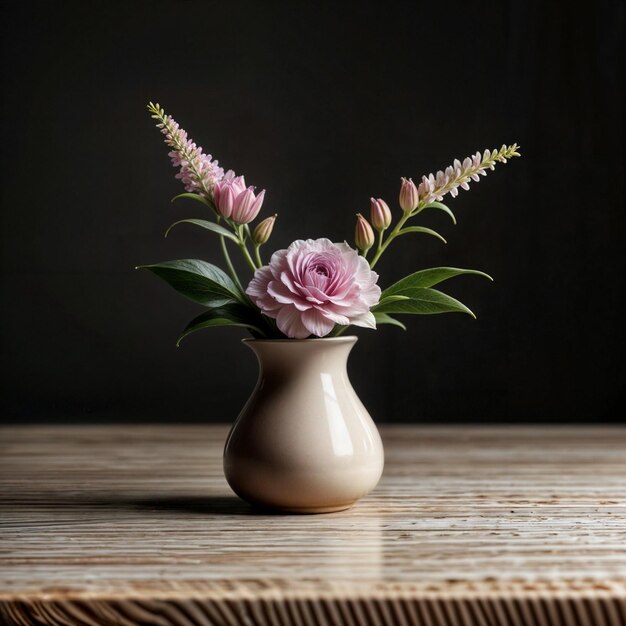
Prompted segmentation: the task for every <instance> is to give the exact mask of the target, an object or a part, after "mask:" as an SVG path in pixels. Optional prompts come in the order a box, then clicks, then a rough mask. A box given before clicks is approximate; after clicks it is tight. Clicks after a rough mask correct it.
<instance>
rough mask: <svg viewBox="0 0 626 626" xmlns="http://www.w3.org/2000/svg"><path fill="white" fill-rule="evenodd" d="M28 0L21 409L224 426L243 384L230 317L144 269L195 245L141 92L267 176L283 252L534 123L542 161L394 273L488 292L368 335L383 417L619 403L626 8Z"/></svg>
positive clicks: (10, 46) (11, 82)
mask: <svg viewBox="0 0 626 626" xmlns="http://www.w3.org/2000/svg"><path fill="white" fill-rule="evenodd" d="M572 6H573V5H571V3H565V2H563V3H543V2H515V1H509V2H506V1H497V2H495V1H494V2H481V3H471V4H468V3H464V2H459V3H455V2H446V3H434V2H411V3H399V2H396V3H394V2H388V3H367V2H359V3H354V4H348V3H342V2H328V3H315V4H313V3H297V2H296V3H291V2H284V3H273V2H267V3H266V2H233V1H223V2H206V1H194V2H192V1H187V2H127V3H114V2H84V3H77V4H72V3H64V2H59V3H57V2H55V3H44V4H41V5H36V4H33V3H28V2H19V3H18V2H15V3H12V6H10V7H6V6H5V8H4V15H3V19H2V28H3V31H4V32H3V69H2V82H3V94H4V95H3V115H2V125H3V131H2V132H3V162H4V165H3V167H2V178H3V183H2V195H3V213H2V220H3V250H2V252H3V263H2V290H3V293H2V321H1V329H2V358H3V374H2V383H3V391H2V401H3V415H4V419H8V420H11V421H15V422H24V421H26V422H27V421H45V420H49V421H57V422H67V421H104V420H120V421H133V420H142V421H144V420H157V421H158V420H172V421H182V420H198V421H229V420H232V419H233V418H234V417H235V416H236V414H237V411H238V409H239V408H240V406H241V404H242V402H243V400H244V399H245V397H246V396H247V393H248V392H249V390H250V389H251V387H252V385H253V383H254V379H255V372H256V364H255V362H254V358H253V355H252V353H250V352H249V351H248V350H247V349H246V348H245V347H244V346H242V345H241V344H240V343H239V339H240V338H241V337H242V336H243V333H242V332H240V331H238V330H236V329H226V330H215V331H205V332H204V333H201V334H197V335H196V336H194V337H191V338H189V339H188V340H187V342H186V343H185V344H183V346H182V347H181V348H180V349H176V347H175V345H174V344H175V339H176V337H177V334H178V332H179V331H180V330H181V328H182V327H183V326H184V325H185V323H186V322H187V321H188V320H189V319H190V318H191V317H193V316H194V315H195V314H196V313H197V312H198V307H197V306H195V305H194V304H193V303H191V302H188V301H186V300H184V299H183V298H181V297H180V296H178V295H177V294H175V293H174V292H173V291H171V290H170V289H169V288H168V287H167V286H166V285H165V284H163V283H161V282H160V281H158V280H157V279H156V278H155V277H153V276H151V275H149V274H148V273H141V272H135V271H134V270H133V267H134V266H135V265H136V264H138V263H148V262H154V261H160V260H166V259H174V258H185V257H192V258H193V257H200V258H205V259H207V260H209V261H215V262H219V260H220V257H219V255H218V250H217V246H216V242H215V241H214V240H212V238H211V235H210V234H209V233H206V232H204V231H201V230H194V229H193V228H191V227H189V228H187V227H181V228H180V230H178V232H174V233H173V234H172V235H171V236H170V237H169V238H168V239H167V240H164V239H163V232H164V230H165V228H166V226H167V225H168V224H169V223H171V222H173V221H174V220H175V219H177V218H181V217H190V216H194V215H195V216H198V214H199V212H198V210H197V206H196V205H194V204H187V205H184V204H181V205H180V206H172V205H170V203H169V199H170V198H171V197H172V196H173V195H175V194H176V193H178V192H179V191H181V189H180V187H179V183H178V182H177V181H175V180H174V179H173V175H174V173H175V172H174V170H173V169H172V168H171V167H170V166H169V162H168V159H167V156H166V152H167V150H166V148H165V146H164V145H163V144H162V142H161V137H160V135H159V134H158V132H157V131H156V130H155V129H154V128H153V126H152V122H151V120H150V119H149V117H148V114H147V113H146V111H145V104H146V102H147V101H148V100H155V101H158V102H160V103H161V104H162V105H163V106H165V107H166V110H167V111H168V112H170V113H171V114H172V115H173V116H174V117H175V118H176V119H177V120H178V121H179V122H180V123H181V125H182V126H183V127H184V128H186V129H187V130H188V131H189V132H190V134H191V135H192V136H193V137H194V138H195V139H196V140H197V141H198V142H199V143H200V144H201V145H202V146H204V148H205V149H206V150H207V151H208V152H211V153H212V154H213V155H214V156H216V157H217V158H219V159H220V162H221V163H222V164H223V165H225V166H226V167H233V168H234V169H236V170H237V171H238V172H243V173H245V174H246V178H247V180H248V182H249V183H251V184H254V185H256V186H258V188H259V189H260V188H265V189H267V196H266V205H265V207H266V208H265V211H266V213H267V214H269V213H270V212H271V213H273V212H277V213H278V214H279V224H278V225H277V229H276V233H275V235H274V237H273V239H272V242H271V244H272V247H275V248H282V247H285V246H287V245H288V244H289V243H290V242H291V241H292V240H293V239H296V238H303V237H320V236H328V237H330V238H332V239H334V240H342V239H344V238H349V239H350V240H351V238H352V233H353V224H354V214H355V212H356V211H364V212H367V211H368V205H369V203H368V199H369V197H370V195H375V196H381V197H383V198H386V199H387V200H388V201H389V202H390V204H391V203H393V206H394V207H395V206H397V205H396V198H397V191H398V183H399V177H400V176H402V175H404V176H413V177H415V178H419V177H420V176H421V174H423V173H428V172H430V171H434V170H436V169H439V168H443V167H445V166H446V165H447V164H449V163H450V162H451V161H452V160H453V159H454V158H455V157H459V158H463V157H464V156H466V155H468V154H470V153H472V152H475V151H476V150H477V149H483V148H485V147H498V146H500V145H501V144H502V143H512V142H514V141H517V142H518V143H519V144H520V145H521V147H522V148H521V150H522V153H523V157H522V158H521V159H516V160H515V161H514V162H512V163H510V164H508V165H506V166H502V167H498V168H497V169H496V171H494V172H491V173H490V174H489V176H487V177H486V178H484V179H482V180H481V182H480V184H478V185H474V186H473V189H472V190H471V191H470V192H461V194H460V196H459V197H458V198H457V199H456V200H452V201H451V206H452V208H453V209H454V210H455V212H456V214H457V217H458V218H459V223H458V225H457V226H453V225H452V224H451V223H450V222H448V221H447V218H446V216H445V215H443V214H441V215H439V214H437V215H431V216H429V217H428V218H427V219H425V221H424V223H425V224H426V225H430V226H435V227H437V228H438V229H439V230H441V232H442V233H443V234H444V235H445V236H446V237H447V238H448V241H449V243H448V245H447V246H444V245H443V244H440V243H439V242H438V241H436V240H434V239H432V240H431V239H430V238H428V237H424V236H422V237H418V236H415V237H414V238H413V239H409V238H406V239H405V240H404V241H400V242H399V243H398V244H397V245H396V246H395V250H393V249H392V251H390V253H389V254H388V255H387V256H386V258H385V259H384V261H383V262H382V263H381V264H380V265H379V269H380V272H381V274H382V282H383V283H384V284H388V283H390V282H391V281H392V280H395V279H397V278H399V277H400V276H402V275H403V274H405V273H408V272H410V271H414V270H416V269H420V268H423V267H430V266H437V265H452V266H459V267H474V268H478V269H482V270H485V271H487V272H489V273H490V274H492V275H493V276H494V277H495V279H496V282H495V283H493V284H491V283H488V282H487V281H483V280H481V279H478V278H471V277H465V278H463V277H462V278H457V279H455V280H454V281H451V282H450V283H448V284H447V289H445V290H447V291H448V292H449V293H451V294H452V295H455V296H456V297H458V298H460V299H461V300H462V301H464V302H466V303H467V304H468V305H469V306H470V307H471V308H473V309H474V310H475V312H476V313H477V315H478V320H477V321H473V320H472V319H470V318H469V317H466V316H462V315H441V316H420V317H414V318H410V319H408V322H409V324H410V325H409V330H408V332H406V333H403V332H402V331H401V330H399V329H395V328H391V327H384V328H382V329H381V330H380V331H378V332H372V331H366V330H359V331H358V332H357V334H358V335H359V336H360V338H361V339H360V342H359V344H357V347H356V348H355V352H354V353H353V358H352V360H351V364H350V373H351V377H352V380H353V383H354V386H355V387H356V389H357V390H358V391H359V393H360V395H361V397H362V398H363V400H364V402H365V403H366V405H367V406H368V408H369V409H370V411H371V413H372V415H373V416H374V418H375V419H376V420H377V421H379V422H382V421H411V420H414V421H437V422H438V421H442V422H449V421H450V422H465V421H478V422H482V421H489V422H491V421H524V422H536V421H561V422H562V421H568V422H569V421H616V420H618V419H619V413H620V410H621V408H622V407H621V404H622V400H623V394H624V377H625V373H624V367H623V357H622V352H621V348H620V342H621V341H623V339H624V331H623V323H622V320H623V316H624V303H625V302H624V286H625V285H624V283H625V281H624V277H625V267H624V265H625V264H624V261H625V246H624V241H625V238H624V236H625V234H626V233H625V228H624V226H625V224H624V202H623V201H624V196H623V190H624V183H623V180H624V141H623V140H624V132H623V130H624V127H623V120H624V106H623V105H624V100H623V98H624V83H623V79H624V60H623V59H624V56H623V54H624V50H623V26H624V9H623V3H621V2H617V1H616V2H607V1H598V2H590V3H588V5H587V8H586V10H576V11H574V10H573V9H572V8H571V7H572Z"/></svg>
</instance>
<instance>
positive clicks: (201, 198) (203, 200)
mask: <svg viewBox="0 0 626 626" xmlns="http://www.w3.org/2000/svg"><path fill="white" fill-rule="evenodd" d="M180 198H189V199H190V200H195V201H196V202H200V203H201V204H204V206H208V207H209V208H210V209H212V208H213V204H212V203H211V202H209V201H208V200H207V199H206V198H205V197H204V196H201V195H200V194H198V193H179V194H178V195H177V196H174V197H173V198H172V200H171V202H174V201H175V200H180Z"/></svg>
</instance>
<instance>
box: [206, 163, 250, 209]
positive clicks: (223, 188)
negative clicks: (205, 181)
mask: <svg viewBox="0 0 626 626" xmlns="http://www.w3.org/2000/svg"><path fill="white" fill-rule="evenodd" d="M245 190H246V181H245V180H244V178H243V176H235V172H233V170H228V172H226V174H224V178H222V180H220V181H219V182H218V183H216V184H215V187H213V202H214V203H215V206H216V208H217V210H218V211H219V213H220V215H222V216H223V217H227V218H228V217H230V216H231V214H232V212H233V207H234V206H235V199H236V198H237V196H238V195H239V194H241V193H243V192H244V191H245Z"/></svg>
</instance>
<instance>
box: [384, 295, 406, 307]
mask: <svg viewBox="0 0 626 626" xmlns="http://www.w3.org/2000/svg"><path fill="white" fill-rule="evenodd" d="M408 299H409V297H408V296H384V297H382V298H381V299H380V301H379V302H378V305H377V306H380V305H381V304H387V302H397V301H398V300H408Z"/></svg>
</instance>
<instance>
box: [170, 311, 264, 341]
mask: <svg viewBox="0 0 626 626" xmlns="http://www.w3.org/2000/svg"><path fill="white" fill-rule="evenodd" d="M257 317H258V315H255V314H254V312H253V311H252V309H250V308H249V307H246V306H243V305H241V304H236V303H231V304H226V305H224V306H220V307H216V308H214V309H209V310H208V311H205V312H204V313H202V315H198V317H196V318H195V319H193V320H191V322H189V324H187V326H186V327H185V330H183V332H182V333H181V335H180V337H179V338H178V340H177V341H176V346H177V347H178V346H180V342H181V341H182V340H183V339H184V338H185V337H186V336H187V335H190V334H191V333H195V332H196V331H197V330H202V329H204V328H215V327H218V326H239V327H242V328H249V329H250V330H253V331H255V332H256V333H258V334H259V335H263V332H262V331H261V330H260V329H259V328H258V327H257V326H255V322H257V319H256V318H257Z"/></svg>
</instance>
